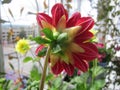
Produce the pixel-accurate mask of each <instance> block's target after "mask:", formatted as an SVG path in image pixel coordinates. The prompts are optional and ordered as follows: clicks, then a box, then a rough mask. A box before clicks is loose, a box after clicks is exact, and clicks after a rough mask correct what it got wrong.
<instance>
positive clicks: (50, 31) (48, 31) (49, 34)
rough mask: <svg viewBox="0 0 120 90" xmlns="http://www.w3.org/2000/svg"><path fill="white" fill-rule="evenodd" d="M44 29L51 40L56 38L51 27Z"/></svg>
mask: <svg viewBox="0 0 120 90" xmlns="http://www.w3.org/2000/svg"><path fill="white" fill-rule="evenodd" d="M42 31H43V33H44V34H45V36H46V37H47V38H48V39H50V40H53V39H54V37H53V32H52V30H50V29H49V28H45V29H43V30H42Z"/></svg>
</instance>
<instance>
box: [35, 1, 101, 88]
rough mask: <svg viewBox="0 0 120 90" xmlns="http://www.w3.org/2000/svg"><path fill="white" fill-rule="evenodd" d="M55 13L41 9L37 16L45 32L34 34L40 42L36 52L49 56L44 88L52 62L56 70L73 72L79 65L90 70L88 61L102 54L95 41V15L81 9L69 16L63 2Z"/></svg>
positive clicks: (82, 69)
mask: <svg viewBox="0 0 120 90" xmlns="http://www.w3.org/2000/svg"><path fill="white" fill-rule="evenodd" d="M51 15H52V16H49V15H47V14H45V13H38V14H37V16H36V18H37V22H38V24H39V26H40V27H41V36H39V37H36V38H34V40H35V41H36V42H37V43H38V44H40V45H39V47H38V48H37V49H36V55H37V56H39V57H43V56H46V57H45V64H44V70H43V75H42V78H41V84H40V90H43V88H44V81H45V76H46V69H47V66H48V63H49V64H50V67H51V71H52V73H53V74H55V75H58V74H60V73H61V72H63V71H65V72H66V73H67V74H68V75H69V76H72V75H73V73H74V70H75V69H76V68H77V69H79V70H80V71H81V72H86V71H87V70H88V68H89V64H88V63H89V62H90V61H92V60H94V59H96V58H98V57H99V54H98V49H97V47H96V46H95V45H94V43H93V42H91V39H92V38H93V37H94V34H93V33H92V32H91V31H90V30H91V29H92V28H93V26H94V20H93V19H92V18H91V17H82V16H81V14H80V13H79V12H75V13H74V14H73V15H72V16H71V17H70V18H69V17H68V12H67V11H66V9H65V8H64V6H63V5H62V4H60V3H57V4H55V5H54V6H53V7H52V10H51Z"/></svg>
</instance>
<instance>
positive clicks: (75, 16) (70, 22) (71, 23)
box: [67, 12, 81, 27]
mask: <svg viewBox="0 0 120 90" xmlns="http://www.w3.org/2000/svg"><path fill="white" fill-rule="evenodd" d="M80 18H81V14H80V13H79V12H76V13H74V14H73V15H72V17H71V18H70V19H69V20H68V21H67V27H73V26H75V24H76V22H77V21H78V20H79V19H80Z"/></svg>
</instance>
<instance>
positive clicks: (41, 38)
mask: <svg viewBox="0 0 120 90" xmlns="http://www.w3.org/2000/svg"><path fill="white" fill-rule="evenodd" d="M32 40H34V41H36V43H38V44H47V43H50V40H48V39H46V38H43V37H40V36H38V37H35V38H33V39H32Z"/></svg>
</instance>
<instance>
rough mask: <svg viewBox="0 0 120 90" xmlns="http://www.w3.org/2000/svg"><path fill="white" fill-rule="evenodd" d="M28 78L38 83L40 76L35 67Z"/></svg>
mask: <svg viewBox="0 0 120 90" xmlns="http://www.w3.org/2000/svg"><path fill="white" fill-rule="evenodd" d="M30 78H31V79H32V80H37V81H39V80H40V78H41V74H40V72H39V69H38V67H37V66H35V65H34V66H33V68H32V70H31V71H30Z"/></svg>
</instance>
